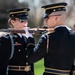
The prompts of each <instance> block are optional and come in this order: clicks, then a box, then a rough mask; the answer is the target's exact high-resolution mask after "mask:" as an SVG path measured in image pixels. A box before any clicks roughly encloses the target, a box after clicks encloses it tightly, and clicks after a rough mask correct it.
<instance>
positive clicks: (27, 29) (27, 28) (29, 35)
mask: <svg viewBox="0 0 75 75" xmlns="http://www.w3.org/2000/svg"><path fill="white" fill-rule="evenodd" d="M23 29H24V30H25V34H24V35H25V36H26V37H27V38H28V37H32V38H33V35H32V34H31V33H29V29H30V28H29V27H25V28H23Z"/></svg>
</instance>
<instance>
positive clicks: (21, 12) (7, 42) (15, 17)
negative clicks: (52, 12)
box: [0, 8, 34, 75]
mask: <svg viewBox="0 0 75 75" xmlns="http://www.w3.org/2000/svg"><path fill="white" fill-rule="evenodd" d="M29 10H30V9H29V8H18V9H10V10H7V11H8V12H9V16H10V18H9V21H8V22H9V24H11V25H12V26H13V27H14V28H16V29H18V30H19V29H23V28H24V27H26V26H27V25H28V11H29ZM10 35H11V36H10ZM26 39H27V37H26V36H25V34H20V33H11V34H10V33H7V34H6V33H5V34H3V35H2V36H1V37H0V44H1V45H0V51H1V50H2V52H0V55H1V56H3V55H4V57H6V58H4V57H2V58H1V59H0V75H5V74H4V73H5V70H4V69H6V67H7V66H6V65H7V64H8V67H7V74H8V75H34V65H33V64H31V63H29V62H28V55H27V44H26ZM2 54H3V55H2ZM8 58H9V59H8ZM8 61H9V62H8ZM4 63H5V65H4ZM3 70H4V71H3ZM1 72H3V73H1Z"/></svg>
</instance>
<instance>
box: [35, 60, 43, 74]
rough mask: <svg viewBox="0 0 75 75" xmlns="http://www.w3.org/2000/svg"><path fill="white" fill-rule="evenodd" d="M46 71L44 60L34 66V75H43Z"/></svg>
mask: <svg viewBox="0 0 75 75" xmlns="http://www.w3.org/2000/svg"><path fill="white" fill-rule="evenodd" d="M43 71H44V63H43V59H42V60H40V61H38V62H36V63H35V64H34V75H42V74H43Z"/></svg>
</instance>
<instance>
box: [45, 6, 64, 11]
mask: <svg viewBox="0 0 75 75" xmlns="http://www.w3.org/2000/svg"><path fill="white" fill-rule="evenodd" d="M59 7H65V6H55V7H49V8H45V10H48V9H53V8H59Z"/></svg>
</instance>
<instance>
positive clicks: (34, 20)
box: [0, 0, 75, 28]
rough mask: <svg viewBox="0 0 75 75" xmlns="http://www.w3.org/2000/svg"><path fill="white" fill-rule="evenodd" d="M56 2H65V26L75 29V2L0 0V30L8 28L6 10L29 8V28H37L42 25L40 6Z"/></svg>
mask: <svg viewBox="0 0 75 75" xmlns="http://www.w3.org/2000/svg"><path fill="white" fill-rule="evenodd" d="M56 2H67V3H68V8H67V20H66V24H67V25H68V26H70V27H71V28H73V27H75V21H74V20H75V0H0V28H8V27H9V26H8V13H7V12H6V10H7V9H12V8H18V7H29V8H30V9H31V10H30V12H29V17H30V19H29V26H30V27H38V26H42V25H44V23H43V18H42V17H43V15H44V10H43V9H41V6H42V5H45V4H52V3H56Z"/></svg>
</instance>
